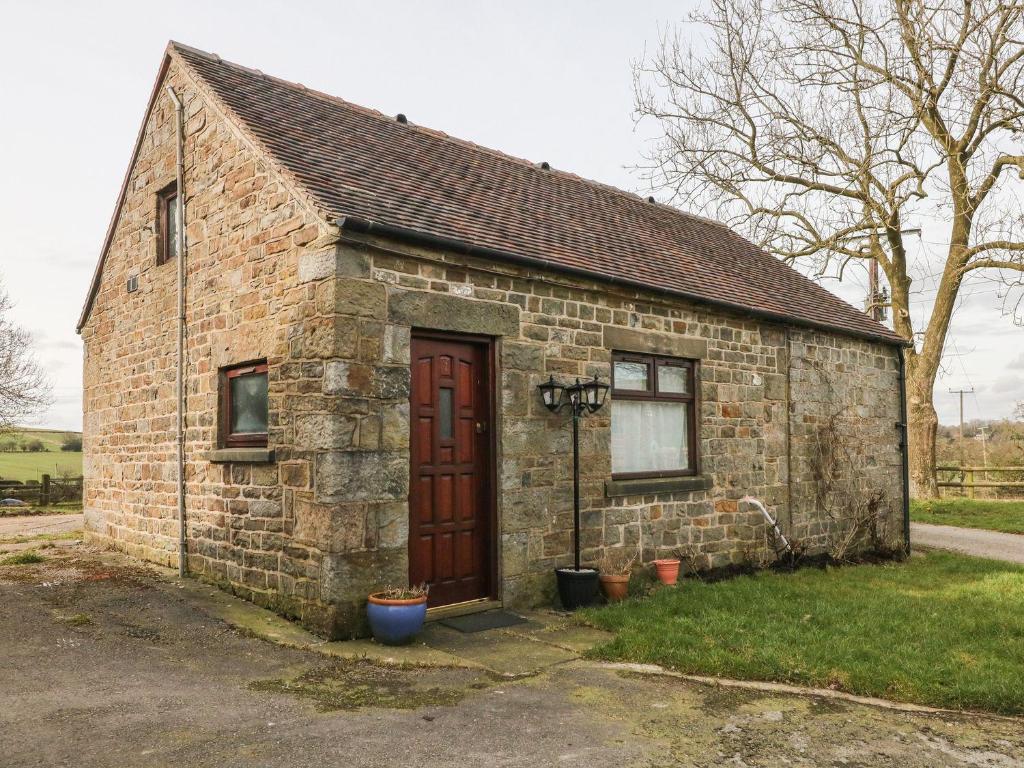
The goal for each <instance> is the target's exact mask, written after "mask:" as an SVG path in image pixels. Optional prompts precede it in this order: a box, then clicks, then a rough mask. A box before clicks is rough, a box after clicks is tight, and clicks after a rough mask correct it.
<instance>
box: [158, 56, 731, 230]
mask: <svg viewBox="0 0 1024 768" xmlns="http://www.w3.org/2000/svg"><path fill="white" fill-rule="evenodd" d="M169 44H170V45H171V46H174V47H175V48H180V49H183V50H185V51H188V52H189V53H192V54H194V55H196V56H201V57H203V58H205V59H207V60H208V61H212V62H215V63H217V64H219V65H221V66H228V67H232V68H234V69H238V70H241V71H242V72H248V73H250V74H253V75H256V76H258V77H261V78H263V79H264V80H271V81H273V82H275V83H279V84H280V85H283V86H286V87H289V88H295V89H297V90H300V91H302V92H303V93H305V94H308V95H310V96H314V97H316V98H319V99H322V100H324V101H328V102H331V103H333V104H340V105H342V106H344V107H347V108H349V109H354V110H356V111H358V112H362V113H363V114H365V115H369V116H371V117H374V118H378V119H380V120H383V121H385V122H388V123H393V122H394V121H395V117H394V115H388V114H385V113H384V112H381V111H380V110H379V109H374V108H373V107H367V106H364V105H362V104H356V103H355V102H353V101H349V100H347V99H343V98H341V97H340V96H335V95H334V94H331V93H327V92H326V91H321V90H319V89H317V88H310V87H309V86H308V85H306V84H304V83H300V82H297V81H295V80H287V79H285V78H283V77H278V76H277V75H268V74H267V73H266V72H264V71H263V70H261V69H256V68H254V67H247V66H245V65H244V64H239V63H237V62H234V61H229V60H228V59H225V58H223V57H221V56H220V54H217V53H210V52H209V51H204V50H202V49H200V48H196V47H194V46H191V45H185V44H184V43H180V42H178V41H176V40H171V41H170V43H169ZM405 125H406V127H407V128H409V129H410V130H414V131H420V132H421V133H426V134H428V135H430V136H433V137H435V138H438V139H442V140H444V141H449V142H451V143H453V144H456V145H459V146H464V147H472V148H473V149H475V150H478V151H481V152H485V153H487V154H489V155H491V156H493V157H498V158H501V159H503V160H508V161H510V162H513V163H516V164H518V165H522V166H523V167H524V168H529V169H530V170H532V171H535V172H537V173H542V174H554V175H558V176H563V177H566V178H568V179H571V180H574V181H578V182H580V183H583V184H587V185H590V186H593V187H598V188H600V189H604V190H607V191H608V192H612V193H614V194H616V195H620V196H622V197H624V198H626V199H628V200H630V201H631V202H634V203H640V204H645V205H658V206H661V207H662V208H665V209H667V210H669V211H671V212H672V213H674V214H677V215H680V216H689V217H692V218H695V219H701V220H705V221H708V222H709V223H712V224H716V225H719V226H724V225H722V224H721V223H720V222H717V221H714V220H712V219H706V218H705V217H704V216H701V215H699V214H695V213H690V212H689V211H682V210H680V209H679V208H676V207H674V206H671V205H668V204H667V203H662V202H660V201H657V200H656V201H654V202H653V203H651V202H650V201H649V199H647V198H645V197H644V195H642V194H641V193H639V192H630V191H628V190H625V189H622V188H620V187H616V186H615V185H614V184H608V183H607V182H603V181H598V180H596V179H590V178H587V177H586V176H580V175H579V174H577V173H573V172H572V171H567V170H564V169H562V168H557V167H555V166H551V167H550V168H547V169H542V168H540V167H539V166H540V163H539V162H533V161H531V160H528V159H527V158H525V157H518V156H516V155H511V154H509V153H508V152H502V151H501V150H500V149H495V148H494V147H488V146H485V145H483V144H477V143H476V142H475V141H470V140H469V139H463V138H460V137H458V136H453V135H452V134H450V133H447V132H446V131H442V130H441V129H439V128H431V127H430V126H427V125H423V124H421V123H416V122H412V121H410V122H408V123H406V124H405ZM541 162H547V161H541ZM648 197H649V196H648ZM725 229H727V230H728V227H725ZM730 231H731V230H730ZM733 234H735V233H733Z"/></svg>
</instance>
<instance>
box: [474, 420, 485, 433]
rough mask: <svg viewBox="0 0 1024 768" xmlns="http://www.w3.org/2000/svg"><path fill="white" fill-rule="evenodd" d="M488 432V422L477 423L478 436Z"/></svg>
mask: <svg viewBox="0 0 1024 768" xmlns="http://www.w3.org/2000/svg"><path fill="white" fill-rule="evenodd" d="M486 431H487V422H486V421H478V422H477V423H476V433H477V434H478V435H482V434H483V433H484V432H486Z"/></svg>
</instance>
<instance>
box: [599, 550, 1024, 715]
mask: <svg viewBox="0 0 1024 768" xmlns="http://www.w3.org/2000/svg"><path fill="white" fill-rule="evenodd" d="M582 618H583V620H585V621H588V622H590V623H592V624H594V625H595V626H598V627H601V628H603V629H608V630H611V631H613V632H615V633H616V637H615V639H614V640H612V641H611V642H610V643H608V644H606V645H604V646H601V647H599V648H597V649H595V650H594V651H593V652H592V653H593V655H594V656H596V657H598V658H603V659H608V660H614V661H631V662H645V663H654V664H661V665H663V666H666V667H670V668H672V669H676V670H679V671H682V672H686V673H691V674H701V675H714V676H720V677H727V678H736V679H747V680H770V681H780V682H787V683H796V684H802V685H812V686H818V687H833V688H838V689H841V690H845V691H849V692H852V693H858V694H863V695H871V696H883V697H886V698H890V699H896V700H899V701H908V702H914V703H918V704H926V705H931V706H938V707H950V708H960V709H978V710H988V711H991V712H1000V713H1004V714H1024V567H1021V566H1014V565H1009V564H1004V563H999V562H996V561H992V560H980V559H977V558H971V557H965V556H961V555H955V554H951V553H945V552H931V553H929V554H927V555H925V556H920V557H913V558H911V559H910V560H908V561H907V562H905V563H888V564H884V565H859V566H850V567H844V568H830V569H828V570H825V571H822V570H818V569H812V568H808V569H804V570H801V571H798V572H796V573H786V574H784V573H771V572H766V573H760V574H757V575H754V576H741V577H738V578H735V579H731V580H728V581H721V582H717V583H705V582H700V581H695V580H689V579H687V580H686V581H685V582H682V583H681V584H680V585H679V586H678V587H676V588H662V589H657V590H656V591H655V592H654V593H653V594H652V595H651V596H650V597H649V598H647V599H643V600H629V601H627V602H624V603H620V604H618V605H612V606H608V607H605V608H592V609H588V610H587V611H585V612H583V613H582Z"/></svg>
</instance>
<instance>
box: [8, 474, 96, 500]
mask: <svg viewBox="0 0 1024 768" xmlns="http://www.w3.org/2000/svg"><path fill="white" fill-rule="evenodd" d="M0 498H2V499H19V500H21V501H26V502H29V503H33V504H35V505H37V506H40V507H48V506H50V505H51V504H61V503H65V502H74V501H81V500H82V478H81V477H59V478H54V477H51V476H50V475H43V479H42V482H38V483H37V482H27V483H23V482H21V481H20V480H0Z"/></svg>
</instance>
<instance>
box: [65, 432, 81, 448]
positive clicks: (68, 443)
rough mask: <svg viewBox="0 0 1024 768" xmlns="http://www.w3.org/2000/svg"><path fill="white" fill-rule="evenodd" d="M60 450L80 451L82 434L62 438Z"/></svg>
mask: <svg viewBox="0 0 1024 768" xmlns="http://www.w3.org/2000/svg"><path fill="white" fill-rule="evenodd" d="M60 449H61V450H62V451H81V450H82V436H81V435H67V436H66V437H65V438H64V442H62V443H61V444H60Z"/></svg>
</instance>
